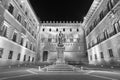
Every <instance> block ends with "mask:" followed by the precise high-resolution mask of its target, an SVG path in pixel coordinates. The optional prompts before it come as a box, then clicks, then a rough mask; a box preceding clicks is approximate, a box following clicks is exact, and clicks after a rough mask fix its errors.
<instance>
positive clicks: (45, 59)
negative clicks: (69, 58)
mask: <svg viewBox="0 0 120 80" xmlns="http://www.w3.org/2000/svg"><path fill="white" fill-rule="evenodd" d="M47 59H48V51H43V62H44V61H47Z"/></svg>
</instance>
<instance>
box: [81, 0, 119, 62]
mask: <svg viewBox="0 0 120 80" xmlns="http://www.w3.org/2000/svg"><path fill="white" fill-rule="evenodd" d="M82 25H83V26H84V29H85V34H86V44H87V53H88V60H89V64H106V63H107V64H111V63H117V62H119V61H120V36H119V35H120V33H119V32H120V1H119V0H94V2H93V4H92V5H91V7H90V9H89V11H88V13H87V15H86V17H85V18H84V22H83V24H82Z"/></svg>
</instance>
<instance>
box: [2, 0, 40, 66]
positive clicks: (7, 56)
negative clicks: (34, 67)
mask: <svg viewBox="0 0 120 80" xmlns="http://www.w3.org/2000/svg"><path fill="white" fill-rule="evenodd" d="M38 31H39V21H38V20H37V17H36V15H35V13H34V11H33V9H32V8H31V6H30V4H29V1H28V0H0V66H5V65H14V64H19V63H20V64H21V63H32V62H35V60H36V54H37V46H38V45H37V36H38Z"/></svg>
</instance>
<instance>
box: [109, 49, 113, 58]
mask: <svg viewBox="0 0 120 80" xmlns="http://www.w3.org/2000/svg"><path fill="white" fill-rule="evenodd" d="M108 52H109V55H110V57H114V56H113V51H112V49H108Z"/></svg>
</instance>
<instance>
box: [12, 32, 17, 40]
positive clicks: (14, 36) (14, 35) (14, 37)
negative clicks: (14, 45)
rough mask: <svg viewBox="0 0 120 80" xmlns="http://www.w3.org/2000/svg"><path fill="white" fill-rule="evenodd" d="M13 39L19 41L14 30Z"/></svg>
mask: <svg viewBox="0 0 120 80" xmlns="http://www.w3.org/2000/svg"><path fill="white" fill-rule="evenodd" d="M12 40H13V41H14V42H16V41H17V33H16V32H14V34H13V38H12Z"/></svg>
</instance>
